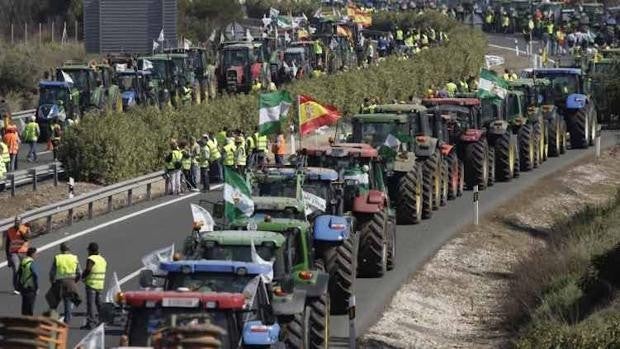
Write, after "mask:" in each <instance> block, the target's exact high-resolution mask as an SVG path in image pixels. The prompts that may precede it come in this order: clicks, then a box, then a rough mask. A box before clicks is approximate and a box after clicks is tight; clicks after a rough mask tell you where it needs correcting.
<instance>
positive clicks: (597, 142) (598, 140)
mask: <svg viewBox="0 0 620 349" xmlns="http://www.w3.org/2000/svg"><path fill="white" fill-rule="evenodd" d="M594 152H595V155H596V159H597V160H598V159H599V158H600V157H601V134H600V133H598V134H597V135H596V138H595V139H594Z"/></svg>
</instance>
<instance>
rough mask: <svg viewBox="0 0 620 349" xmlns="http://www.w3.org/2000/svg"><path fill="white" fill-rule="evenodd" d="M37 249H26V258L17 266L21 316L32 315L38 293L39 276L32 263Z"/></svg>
mask: <svg viewBox="0 0 620 349" xmlns="http://www.w3.org/2000/svg"><path fill="white" fill-rule="evenodd" d="M36 253H37V249H36V248H34V247H30V248H28V251H27V252H26V257H24V259H22V261H21V262H20V264H19V271H18V272H17V280H18V281H17V282H18V285H19V292H20V294H21V296H22V315H26V316H32V315H34V305H35V303H36V300H37V292H39V274H38V273H37V268H36V265H35V263H34V258H35V255H36Z"/></svg>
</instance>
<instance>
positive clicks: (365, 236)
mask: <svg viewBox="0 0 620 349" xmlns="http://www.w3.org/2000/svg"><path fill="white" fill-rule="evenodd" d="M386 231H387V214H386V212H385V210H384V211H381V212H377V213H374V214H372V215H370V216H368V217H367V218H366V220H365V221H362V222H361V223H360V245H359V255H358V265H359V269H360V272H361V273H362V274H363V275H364V276H371V277H382V276H383V275H384V274H385V272H386V270H387V255H388V241H387V239H386Z"/></svg>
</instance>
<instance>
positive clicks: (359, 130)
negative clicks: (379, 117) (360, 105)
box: [353, 122, 401, 148]
mask: <svg viewBox="0 0 620 349" xmlns="http://www.w3.org/2000/svg"><path fill="white" fill-rule="evenodd" d="M400 127H401V125H399V124H397V123H395V122H377V123H366V122H354V123H353V141H354V142H362V143H366V144H369V145H371V146H373V147H374V148H378V147H380V146H381V145H383V143H385V140H386V139H387V137H388V136H389V135H390V134H391V135H396V134H399V133H400V131H399V129H400Z"/></svg>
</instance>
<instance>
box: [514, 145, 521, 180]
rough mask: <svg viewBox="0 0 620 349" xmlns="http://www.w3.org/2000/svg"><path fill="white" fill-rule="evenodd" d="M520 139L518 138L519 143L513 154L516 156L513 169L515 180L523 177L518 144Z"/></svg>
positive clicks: (515, 146)
mask: <svg viewBox="0 0 620 349" xmlns="http://www.w3.org/2000/svg"><path fill="white" fill-rule="evenodd" d="M518 143H519V142H518V137H517V142H516V143H515V145H514V147H513V153H514V154H515V163H514V165H513V169H514V178H517V177H519V176H520V175H521V155H519V144H518Z"/></svg>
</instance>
